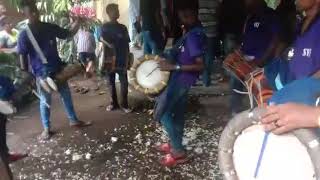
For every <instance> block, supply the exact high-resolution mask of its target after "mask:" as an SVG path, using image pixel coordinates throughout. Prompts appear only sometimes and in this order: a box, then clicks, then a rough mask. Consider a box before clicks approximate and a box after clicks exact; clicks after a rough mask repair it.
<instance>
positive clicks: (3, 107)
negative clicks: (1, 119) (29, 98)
mask: <svg viewBox="0 0 320 180" xmlns="http://www.w3.org/2000/svg"><path fill="white" fill-rule="evenodd" d="M0 112H1V113H2V114H5V115H9V114H13V113H16V112H17V109H16V108H15V107H14V106H13V105H12V104H11V103H10V102H9V101H1V100H0Z"/></svg>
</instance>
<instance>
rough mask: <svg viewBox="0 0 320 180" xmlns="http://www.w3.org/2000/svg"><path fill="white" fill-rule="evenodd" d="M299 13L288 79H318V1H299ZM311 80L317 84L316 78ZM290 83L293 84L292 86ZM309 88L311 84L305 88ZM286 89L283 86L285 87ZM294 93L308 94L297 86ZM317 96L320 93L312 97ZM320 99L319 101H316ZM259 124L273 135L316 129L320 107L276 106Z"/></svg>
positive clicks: (319, 27)
mask: <svg viewBox="0 0 320 180" xmlns="http://www.w3.org/2000/svg"><path fill="white" fill-rule="evenodd" d="M296 5H297V7H298V10H300V11H301V12H304V13H305V15H306V16H305V18H304V19H303V21H302V23H301V24H300V25H299V26H298V29H297V36H296V40H295V42H294V43H293V46H292V48H291V51H290V52H289V54H288V56H289V76H290V79H291V80H302V81H303V80H305V79H306V78H307V77H311V76H313V77H315V78H319V77H320V73H319V72H320V41H319V32H320V16H319V14H320V1H319V0H298V1H296ZM311 79H313V80H317V81H319V79H314V78H311ZM291 84H292V83H291ZM306 86H308V87H304V88H308V89H310V88H311V87H312V84H311V83H308V85H306ZM285 88H286V87H285ZM296 89H298V90H296V92H295V93H294V94H295V95H296V94H298V95H299V94H301V95H300V96H302V93H304V94H309V93H306V92H305V91H301V90H300V87H297V88H296ZM319 95H320V90H319V91H318V92H316V95H315V97H317V96H319ZM318 100H319V99H318ZM262 122H263V124H264V125H265V128H266V130H267V131H271V132H273V133H276V134H282V133H287V132H290V131H292V130H295V129H299V128H319V127H320V110H319V107H315V106H310V105H302V104H295V103H290V102H288V103H286V104H279V105H275V106H271V107H268V109H267V113H266V114H265V115H264V116H263V118H262Z"/></svg>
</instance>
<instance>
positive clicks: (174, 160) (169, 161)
mask: <svg viewBox="0 0 320 180" xmlns="http://www.w3.org/2000/svg"><path fill="white" fill-rule="evenodd" d="M188 160H189V158H188V157H187V156H186V155H183V156H179V157H174V156H173V155H172V154H171V153H170V154H167V155H166V156H165V157H163V158H162V159H161V161H160V163H161V165H163V166H167V167H174V166H176V165H178V164H184V163H186V162H187V161H188Z"/></svg>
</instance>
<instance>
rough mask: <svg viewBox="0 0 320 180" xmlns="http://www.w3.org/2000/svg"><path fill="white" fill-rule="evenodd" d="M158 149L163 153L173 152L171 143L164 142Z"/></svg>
mask: <svg viewBox="0 0 320 180" xmlns="http://www.w3.org/2000/svg"><path fill="white" fill-rule="evenodd" d="M156 150H157V151H160V152H162V153H166V154H169V153H170V152H171V146H170V144H169V143H163V144H160V145H158V146H156Z"/></svg>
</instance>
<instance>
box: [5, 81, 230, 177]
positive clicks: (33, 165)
mask: <svg viewBox="0 0 320 180" xmlns="http://www.w3.org/2000/svg"><path fill="white" fill-rule="evenodd" d="M70 84H72V86H74V85H80V86H87V87H92V88H93V89H95V86H97V84H103V83H102V81H98V80H82V79H78V80H75V81H73V82H71V83H70ZM226 87H227V86H226V85H225V84H220V85H217V86H214V87H211V88H202V87H195V88H193V90H192V92H191V94H192V95H191V98H190V101H189V102H190V103H189V105H188V112H189V113H188V114H187V116H186V118H187V120H188V121H187V125H186V127H187V130H186V132H185V136H186V137H185V140H184V142H185V146H186V147H187V149H188V150H189V152H190V154H191V155H193V158H192V161H191V162H189V163H188V164H186V165H182V166H179V167H176V168H172V169H170V168H164V167H161V166H160V164H159V162H158V161H159V159H160V158H161V157H162V156H161V154H159V153H157V152H156V151H155V150H154V148H153V147H154V145H155V144H157V143H160V142H164V141H166V138H165V136H164V135H163V134H164V133H162V129H161V128H160V127H159V126H155V125H154V123H153V122H152V120H151V116H150V115H149V114H148V112H147V110H149V109H150V107H151V105H152V104H150V102H149V101H148V100H147V99H146V98H145V97H144V96H142V95H141V94H139V93H137V92H135V91H133V90H132V91H131V96H130V97H131V98H130V99H131V104H132V105H133V106H134V107H135V109H136V111H135V112H134V113H131V114H125V113H123V112H122V111H115V112H106V111H105V110H104V108H105V105H106V104H108V102H109V101H108V98H107V93H106V91H105V90H106V88H105V86H104V85H102V86H101V87H100V89H99V90H97V91H94V90H92V91H90V92H89V93H87V94H84V95H80V94H76V93H73V98H74V104H75V109H76V111H77V112H78V116H79V119H81V120H84V121H89V120H90V121H93V122H94V125H93V126H92V127H88V128H86V129H83V130H74V129H70V128H69V127H68V121H67V118H66V116H65V113H64V111H63V108H62V106H61V102H60V100H59V97H58V95H57V94H54V96H53V97H54V98H53V104H52V118H51V119H52V125H53V128H54V131H55V132H56V135H55V136H54V137H53V139H52V140H51V141H49V142H40V141H39V140H38V139H37V136H38V135H39V133H40V132H41V130H42V129H41V123H40V120H39V111H38V102H34V103H32V104H31V105H30V106H27V107H26V108H25V109H22V110H21V111H20V112H19V113H18V114H17V115H14V116H13V117H11V118H10V120H11V121H10V122H9V124H8V140H9V145H10V148H11V150H12V151H16V152H26V151H27V152H29V153H30V157H28V158H26V159H24V160H22V161H20V162H17V163H15V164H13V165H12V166H11V167H12V170H13V173H14V176H15V178H16V179H30V180H36V179H39V180H40V179H50V180H51V179H53V180H56V179H57V180H58V179H61V180H62V179H63V180H69V179H70V180H78V179H79V180H81V179H82V180H87V179H88V180H91V179H217V180H218V179H221V176H220V174H219V170H218V165H217V145H218V140H219V135H220V133H221V131H222V129H223V126H224V124H225V121H226V120H227V119H228V113H227V109H228V108H227V107H228V104H226V102H227V97H228V96H226V94H227V91H226V89H227V88H226ZM100 94H101V95H100ZM86 156H87V157H86Z"/></svg>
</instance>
